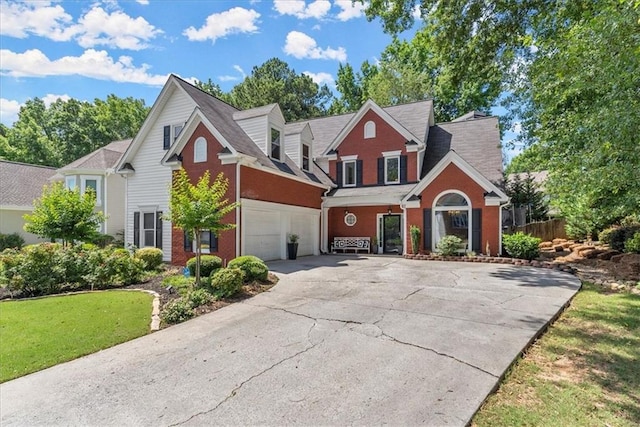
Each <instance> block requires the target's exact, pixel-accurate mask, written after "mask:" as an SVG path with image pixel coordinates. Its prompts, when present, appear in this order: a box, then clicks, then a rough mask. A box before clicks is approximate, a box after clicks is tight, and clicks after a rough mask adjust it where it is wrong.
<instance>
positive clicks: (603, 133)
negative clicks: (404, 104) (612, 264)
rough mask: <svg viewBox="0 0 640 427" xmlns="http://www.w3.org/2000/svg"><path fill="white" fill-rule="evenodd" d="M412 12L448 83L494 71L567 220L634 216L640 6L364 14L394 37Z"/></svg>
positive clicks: (639, 188) (382, 4)
mask: <svg viewBox="0 0 640 427" xmlns="http://www.w3.org/2000/svg"><path fill="white" fill-rule="evenodd" d="M416 7H418V10H419V11H420V13H421V18H422V19H423V20H424V25H425V28H427V29H429V34H428V39H429V40H430V43H429V46H430V47H431V48H432V50H434V51H435V52H436V56H435V57H436V58H438V57H440V58H445V59H446V58H448V59H447V61H448V63H449V65H446V64H444V65H443V66H444V67H445V68H446V69H449V70H450V72H448V73H446V74H447V75H449V76H450V77H449V78H450V79H451V81H452V82H455V81H459V82H462V83H464V81H465V76H464V73H465V70H467V69H468V70H470V73H469V76H476V77H480V76H482V73H483V70H484V69H485V68H486V69H487V70H493V69H495V70H499V72H500V75H501V78H502V82H503V84H504V86H503V89H504V90H506V91H507V94H508V97H507V101H508V102H509V104H508V106H509V107H510V116H511V118H514V119H518V120H520V121H521V123H522V129H523V132H522V135H521V140H522V141H524V142H525V143H527V144H529V145H532V146H535V147H536V148H535V151H531V152H529V154H527V155H528V156H530V157H534V158H536V159H538V160H539V162H538V163H543V164H544V166H546V167H547V168H548V170H549V171H550V179H549V182H548V183H547V184H546V186H545V187H546V190H547V191H548V192H549V193H550V195H551V200H552V203H553V204H554V205H556V207H558V208H559V210H560V212H561V213H563V214H564V215H565V216H566V217H567V220H568V222H569V223H570V224H575V225H576V226H575V228H576V229H577V228H578V225H579V224H581V223H588V224H590V225H589V227H586V229H585V230H582V231H580V233H582V234H584V233H585V232H587V233H589V232H592V231H594V230H597V229H599V228H602V227H603V226H606V225H607V224H609V223H611V222H613V221H615V220H617V219H619V218H622V217H624V216H626V215H629V214H631V213H633V212H638V211H639V210H640V176H639V174H640V158H639V156H640V150H638V146H639V145H640V144H639V139H638V133H637V129H640V114H638V113H637V112H638V111H639V104H638V103H639V102H640V92H639V89H638V88H640V50H639V49H638V46H640V14H639V12H640V11H639V7H640V1H638V0H575V1H570V2H557V1H552V0H521V1H517V2H516V1H510V0H498V1H492V2H487V1H484V0H452V1H447V2H441V1H437V0H421V1H416V0H405V1H395V2H389V1H387V0H371V1H370V2H369V3H368V7H367V9H366V13H367V16H368V17H369V18H370V19H375V18H380V19H381V21H382V24H383V26H384V28H385V30H386V31H388V32H390V33H394V34H395V33H398V32H400V31H403V30H405V29H407V28H409V27H411V26H412V25H413V24H414V14H413V12H414V11H415V8H416ZM419 33H420V32H419ZM487 58H490V61H486V60H485V59H487ZM487 67H488V68H487ZM438 73H440V71H439V70H438ZM477 82H478V84H483V82H482V79H479V80H477ZM449 87H451V88H456V87H459V85H457V84H452V85H450V86H449ZM435 88H440V86H439V85H435V86H434V89H435ZM462 92H464V91H462ZM472 93H473V91H472ZM434 96H435V97H436V98H437V97H438V96H437V95H434ZM522 163H525V162H522ZM530 163H535V162H530ZM538 167H539V166H538Z"/></svg>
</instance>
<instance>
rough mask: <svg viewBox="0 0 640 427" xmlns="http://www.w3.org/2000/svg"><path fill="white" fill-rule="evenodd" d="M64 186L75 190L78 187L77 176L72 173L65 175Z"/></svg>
mask: <svg viewBox="0 0 640 427" xmlns="http://www.w3.org/2000/svg"><path fill="white" fill-rule="evenodd" d="M64 187H65V188H66V189H67V190H75V189H76V176H75V175H70V176H65V177H64Z"/></svg>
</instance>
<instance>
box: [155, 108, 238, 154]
mask: <svg viewBox="0 0 640 427" xmlns="http://www.w3.org/2000/svg"><path fill="white" fill-rule="evenodd" d="M200 123H203V124H204V125H205V127H206V128H207V130H208V131H209V132H211V134H212V135H213V136H214V137H215V138H216V139H217V140H218V142H220V144H222V146H223V147H225V148H228V149H229V150H230V151H231V153H232V154H234V155H236V154H238V152H237V151H236V149H235V148H233V147H232V146H231V144H229V141H227V139H226V138H225V137H224V136H222V134H221V133H220V132H219V131H218V129H216V127H215V126H213V124H212V123H211V122H210V121H209V120H208V119H207V118H206V117H205V116H204V114H203V113H202V111H201V110H200V107H196V108H194V109H193V112H192V113H191V116H189V119H188V120H187V123H186V125H185V127H184V128H183V129H182V131H181V132H180V135H179V136H178V139H177V140H175V141H174V142H173V144H171V147H170V148H169V149H168V150H167V152H166V153H165V155H164V157H163V158H162V161H161V163H162V164H163V165H168V164H170V163H168V162H167V160H168V159H169V158H170V157H171V156H173V155H174V154H177V153H180V152H181V151H182V149H183V148H184V146H185V145H187V141H189V138H191V135H192V134H193V132H194V131H195V130H196V128H197V127H198V125H199V124H200Z"/></svg>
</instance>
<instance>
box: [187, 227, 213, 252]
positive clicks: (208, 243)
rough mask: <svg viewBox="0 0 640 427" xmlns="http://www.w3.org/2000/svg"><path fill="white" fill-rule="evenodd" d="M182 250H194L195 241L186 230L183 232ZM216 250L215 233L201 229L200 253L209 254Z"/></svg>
mask: <svg viewBox="0 0 640 427" xmlns="http://www.w3.org/2000/svg"><path fill="white" fill-rule="evenodd" d="M184 250H185V251H187V252H195V251H196V241H195V239H193V238H192V235H190V234H189V233H187V232H185V233H184ZM217 250H218V238H217V237H216V235H215V234H214V233H212V232H211V231H209V230H202V231H201V232H200V253H203V254H210V253H213V252H216V251H217Z"/></svg>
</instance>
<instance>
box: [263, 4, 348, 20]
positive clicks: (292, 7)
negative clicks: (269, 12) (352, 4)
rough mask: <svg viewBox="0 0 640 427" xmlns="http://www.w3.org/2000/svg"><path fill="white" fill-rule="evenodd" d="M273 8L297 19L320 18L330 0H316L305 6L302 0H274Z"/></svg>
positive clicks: (324, 13)
mask: <svg viewBox="0 0 640 427" xmlns="http://www.w3.org/2000/svg"><path fill="white" fill-rule="evenodd" d="M349 1H351V0H349ZM273 8H274V9H275V10H276V12H278V13H279V14H280V15H292V16H295V17H296V18H299V19H306V18H316V19H321V18H324V17H325V16H326V15H327V14H328V13H329V10H330V9H331V2H330V1H329V0H316V1H313V2H311V3H309V5H308V6H307V4H306V2H305V1H304V0H274V2H273Z"/></svg>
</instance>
